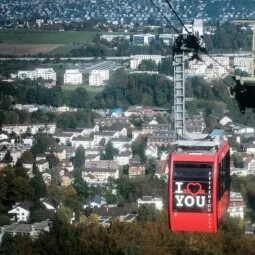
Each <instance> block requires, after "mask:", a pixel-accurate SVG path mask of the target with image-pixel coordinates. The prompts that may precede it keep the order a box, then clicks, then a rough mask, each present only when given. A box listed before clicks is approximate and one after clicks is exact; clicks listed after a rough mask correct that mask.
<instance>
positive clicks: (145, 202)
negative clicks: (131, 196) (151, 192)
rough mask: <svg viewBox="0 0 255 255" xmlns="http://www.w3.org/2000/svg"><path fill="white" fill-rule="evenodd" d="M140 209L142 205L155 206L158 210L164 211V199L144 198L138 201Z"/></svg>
mask: <svg viewBox="0 0 255 255" xmlns="http://www.w3.org/2000/svg"><path fill="white" fill-rule="evenodd" d="M137 204H138V207H140V206H141V205H154V206H155V208H156V209H157V210H162V209H163V200H162V198H158V197H152V196H143V197H142V198H139V199H138V200H137Z"/></svg>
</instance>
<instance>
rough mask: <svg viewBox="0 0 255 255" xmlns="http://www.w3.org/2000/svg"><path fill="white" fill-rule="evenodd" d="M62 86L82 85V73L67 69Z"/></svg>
mask: <svg viewBox="0 0 255 255" xmlns="http://www.w3.org/2000/svg"><path fill="white" fill-rule="evenodd" d="M64 84H74V85H79V84H82V73H81V72H80V71H79V70H78V69H69V70H66V71H65V73H64Z"/></svg>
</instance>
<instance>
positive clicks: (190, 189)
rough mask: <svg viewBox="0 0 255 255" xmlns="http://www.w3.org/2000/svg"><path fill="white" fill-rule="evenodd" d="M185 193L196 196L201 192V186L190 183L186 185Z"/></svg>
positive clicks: (196, 183)
mask: <svg viewBox="0 0 255 255" xmlns="http://www.w3.org/2000/svg"><path fill="white" fill-rule="evenodd" d="M187 191H188V192H190V193H191V194H192V196H196V195H197V194H198V193H201V191H202V185H201V184H200V183H198V182H190V183H189V184H188V185H187Z"/></svg>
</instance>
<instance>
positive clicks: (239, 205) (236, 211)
mask: <svg viewBox="0 0 255 255" xmlns="http://www.w3.org/2000/svg"><path fill="white" fill-rule="evenodd" d="M244 208H245V205H244V201H243V197H242V195H241V193H239V192H230V201H229V207H228V213H229V215H230V216H231V217H239V218H241V219H243V218H244Z"/></svg>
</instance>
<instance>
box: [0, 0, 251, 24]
mask: <svg viewBox="0 0 255 255" xmlns="http://www.w3.org/2000/svg"><path fill="white" fill-rule="evenodd" d="M153 1H154V2H155V3H156V4H157V6H159V7H160V8H161V9H162V10H163V11H164V13H165V15H167V16H168V17H169V18H170V19H172V20H176V21H177V19H176V17H174V15H173V13H172V12H171V11H170V8H169V7H168V6H167V5H166V3H165V2H164V1H163V0H153ZM170 2H171V3H172V5H173V7H174V8H175V10H176V11H177V12H178V14H179V15H180V17H181V18H182V19H183V20H185V21H187V20H193V19H194V18H203V19H205V20H211V19H217V20H231V19H233V18H240V17H243V18H253V17H255V1H253V0H185V1H183V0H172V1H170ZM0 3H1V5H0V25H2V26H3V25H13V24H15V25H16V23H17V21H18V22H19V23H23V22H24V21H31V20H33V21H35V19H45V20H52V21H81V20H84V19H85V20H88V19H94V20H100V21H110V22H113V21H115V22H116V23H117V22H119V23H130V22H133V23H139V24H142V23H147V22H148V23H150V24H151V23H160V22H165V21H164V19H163V18H162V16H161V15H160V14H159V13H158V12H157V11H156V10H155V8H154V7H153V6H152V4H151V2H150V0H126V1H123V0H77V1H70V0H54V1H52V0H44V1H32V0H23V1H22V4H13V3H12V1H6V0H2V1H0Z"/></svg>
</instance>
